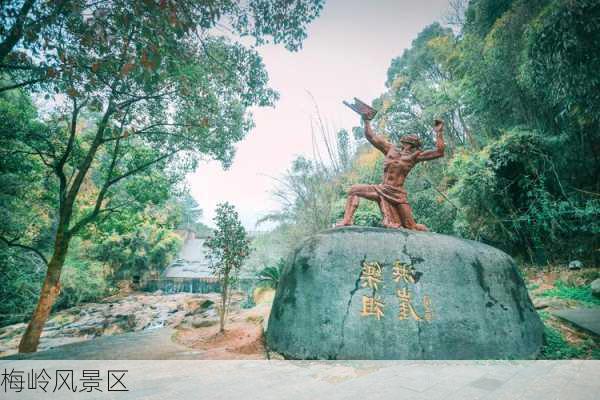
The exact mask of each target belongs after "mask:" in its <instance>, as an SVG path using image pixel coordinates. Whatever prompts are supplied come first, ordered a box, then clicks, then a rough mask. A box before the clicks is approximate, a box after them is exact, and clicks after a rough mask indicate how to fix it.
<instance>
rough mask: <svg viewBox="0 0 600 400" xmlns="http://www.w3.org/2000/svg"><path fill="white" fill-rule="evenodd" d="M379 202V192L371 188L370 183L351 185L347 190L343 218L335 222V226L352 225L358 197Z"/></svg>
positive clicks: (358, 200)
mask: <svg viewBox="0 0 600 400" xmlns="http://www.w3.org/2000/svg"><path fill="white" fill-rule="evenodd" d="M361 197H362V198H364V199H367V200H372V201H376V202H379V194H377V192H376V191H375V189H373V186H372V185H352V186H351V187H350V190H349V191H348V200H347V201H346V209H345V211H344V219H343V220H341V221H340V222H338V223H337V224H336V226H348V225H352V222H353V218H354V212H355V211H356V209H357V208H358V204H359V202H360V198H361Z"/></svg>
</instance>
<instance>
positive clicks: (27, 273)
mask: <svg viewBox="0 0 600 400" xmlns="http://www.w3.org/2000/svg"><path fill="white" fill-rule="evenodd" d="M45 272H46V270H45V266H44V264H43V262H42V261H41V260H40V259H39V258H38V257H37V256H36V255H35V254H33V253H30V252H23V251H19V250H17V249H12V248H0V280H1V282H2V284H0V321H1V322H0V326H4V325H10V324H15V323H17V322H23V321H25V320H26V319H27V318H29V316H30V315H31V312H32V311H33V309H34V307H35V304H36V300H37V296H38V293H39V291H40V288H41V286H42V284H41V282H42V280H43V279H44V274H45Z"/></svg>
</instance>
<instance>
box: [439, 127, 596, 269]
mask: <svg viewBox="0 0 600 400" xmlns="http://www.w3.org/2000/svg"><path fill="white" fill-rule="evenodd" d="M561 145H562V144H561V142H560V140H558V139H554V138H547V137H544V136H542V135H539V134H538V133H536V132H527V131H520V130H514V131H511V132H508V133H506V134H505V135H504V136H502V138H501V139H499V140H497V141H493V142H491V143H490V144H489V145H488V146H487V147H485V148H484V149H483V150H481V151H479V152H476V153H475V152H463V153H461V154H459V155H457V156H456V157H454V159H453V160H452V163H451V166H450V169H449V175H450V177H451V179H452V180H453V185H452V187H451V189H450V197H451V198H452V199H453V200H454V201H455V202H456V203H457V204H458V205H459V211H458V214H457V219H456V222H455V229H456V231H457V232H459V233H461V234H462V235H464V236H467V237H470V238H474V239H478V240H484V241H488V242H490V243H493V244H496V245H498V246H501V247H504V248H505V249H506V250H508V251H509V252H511V253H512V254H514V255H523V256H526V257H529V258H530V260H532V261H534V262H536V261H537V262H544V260H546V259H548V258H558V257H561V256H563V257H564V255H565V254H567V255H568V257H586V256H587V257H589V255H590V253H589V249H590V248H591V247H592V246H593V242H594V240H595V239H594V238H595V237H596V235H597V234H598V232H600V225H599V224H598V222H597V221H598V218H597V216H598V215H599V213H600V203H599V202H598V200H595V199H593V198H591V199H584V198H581V197H580V198H577V197H575V196H569V195H568V194H567V193H566V192H565V189H564V186H563V183H562V179H561V178H559V175H558V171H559V168H558V167H557V166H556V163H555V159H556V158H557V155H556V153H555V149H557V148H558V147H559V146H561ZM559 162H560V161H559Z"/></svg>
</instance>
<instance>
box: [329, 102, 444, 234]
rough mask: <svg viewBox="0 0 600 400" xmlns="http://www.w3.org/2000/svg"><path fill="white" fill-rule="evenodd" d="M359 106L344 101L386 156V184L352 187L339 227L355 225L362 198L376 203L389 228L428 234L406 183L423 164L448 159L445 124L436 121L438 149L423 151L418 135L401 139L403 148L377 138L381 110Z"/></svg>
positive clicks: (372, 142) (369, 139)
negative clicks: (416, 215) (415, 213)
mask: <svg viewBox="0 0 600 400" xmlns="http://www.w3.org/2000/svg"><path fill="white" fill-rule="evenodd" d="M354 100H355V104H349V103H346V102H344V104H346V105H347V106H348V107H350V108H351V109H352V110H354V111H355V112H357V113H358V114H360V116H361V117H362V119H363V121H364V124H365V137H366V138H367V140H368V141H369V142H370V143H371V144H372V145H373V146H375V147H376V148H377V149H378V150H379V151H381V152H382V153H383V154H384V155H385V160H384V163H383V166H384V167H383V183H382V184H379V185H360V184H359V185H352V187H350V190H349V191H348V201H347V202H346V210H345V212H344V219H343V220H342V221H340V222H339V223H338V224H337V226H347V225H352V219H353V216H354V212H355V211H356V208H357V207H358V203H359V199H360V198H361V197H362V198H364V199H367V200H371V201H376V202H377V203H378V204H379V209H380V210H381V214H382V215H383V221H382V224H383V226H385V227H386V228H400V227H404V228H406V229H413V230H418V231H427V227H426V226H425V225H423V224H417V223H416V221H415V219H414V217H413V213H412V209H411V208H410V205H409V204H408V198H407V193H406V190H404V181H405V180H406V176H407V175H408V173H409V172H410V171H411V170H412V168H413V167H414V166H415V165H416V164H417V163H418V162H420V161H428V160H433V159H436V158H440V157H443V156H444V147H445V144H444V123H443V122H442V121H440V120H435V124H434V128H433V129H434V131H435V132H436V136H437V137H436V149H435V150H425V151H422V150H420V147H421V141H420V140H419V138H418V136H417V135H412V134H411V135H405V136H402V137H401V138H400V143H401V144H402V147H401V148H398V147H396V146H395V145H394V144H392V143H390V142H389V141H388V140H387V139H386V138H385V137H383V136H381V135H376V134H375V133H374V132H373V129H372V128H371V125H370V121H371V120H372V119H373V118H374V117H375V114H376V113H377V110H375V109H373V108H371V107H369V106H368V105H367V104H365V103H363V102H362V101H360V100H358V99H357V98H355V99H354Z"/></svg>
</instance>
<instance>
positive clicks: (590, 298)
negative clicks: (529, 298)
mask: <svg viewBox="0 0 600 400" xmlns="http://www.w3.org/2000/svg"><path fill="white" fill-rule="evenodd" d="M540 296H544V297H558V298H561V299H565V300H576V301H579V302H581V303H584V304H587V305H596V306H600V299H598V298H596V297H594V295H592V287H591V286H590V285H585V286H569V285H567V284H566V283H564V282H562V281H556V283H555V284H554V288H553V289H549V290H546V291H545V292H543V293H541V294H540Z"/></svg>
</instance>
